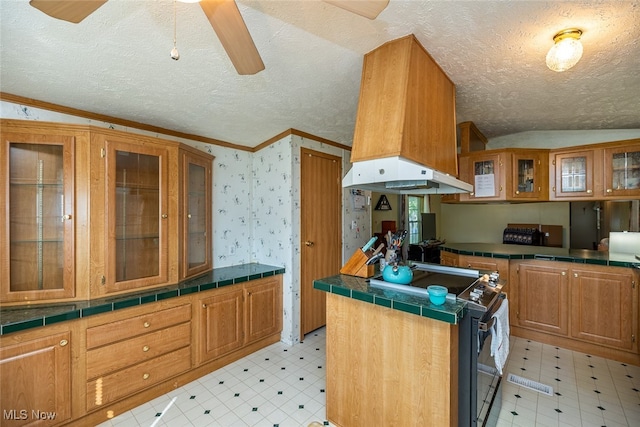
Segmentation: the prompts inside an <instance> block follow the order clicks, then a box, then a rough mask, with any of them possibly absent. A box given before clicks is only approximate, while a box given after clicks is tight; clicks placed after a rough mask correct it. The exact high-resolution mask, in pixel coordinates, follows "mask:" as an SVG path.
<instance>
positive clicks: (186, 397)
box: [101, 329, 640, 427]
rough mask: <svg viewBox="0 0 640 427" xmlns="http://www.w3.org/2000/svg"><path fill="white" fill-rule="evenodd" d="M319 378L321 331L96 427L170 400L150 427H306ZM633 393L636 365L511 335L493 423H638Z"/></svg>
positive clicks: (125, 425) (144, 422) (145, 414)
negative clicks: (518, 380)
mask: <svg viewBox="0 0 640 427" xmlns="http://www.w3.org/2000/svg"><path fill="white" fill-rule="evenodd" d="M558 368H559V369H558ZM507 373H514V374H515V375H518V376H521V377H524V378H527V379H531V380H533V381H539V382H541V383H543V384H547V385H549V386H551V387H553V391H554V395H553V396H547V395H544V394H542V393H539V392H537V391H532V390H529V389H527V388H524V387H521V386H519V385H517V384H512V383H509V382H507V381H506V375H507ZM325 375H326V366H325V331H324V329H320V330H318V331H317V332H315V333H313V334H310V335H308V336H307V337H306V339H305V340H304V341H303V342H302V343H300V344H297V345H295V346H288V345H286V344H284V343H276V344H273V345H271V346H269V347H267V348H265V349H262V350H260V351H258V352H256V353H254V354H251V355H249V356H247V357H245V358H243V359H241V360H238V361H236V362H234V363H232V364H230V365H228V366H226V367H223V368H220V369H218V370H216V371H215V372H212V373H210V374H208V375H206V376H204V377H202V378H200V379H198V380H196V381H193V382H191V383H189V384H187V385H185V386H183V387H181V388H179V389H177V390H172V391H171V392H169V393H167V394H166V395H164V396H161V397H159V398H157V399H154V400H153V401H151V402H148V403H146V404H144V405H141V406H140V407H137V408H135V409H133V410H131V411H128V412H126V413H124V414H121V415H119V416H118V417H115V418H113V419H112V420H109V421H108V422H106V423H103V424H101V427H135V426H151V425H152V423H153V422H154V421H156V420H157V419H158V418H159V417H157V414H159V413H162V411H163V410H164V408H165V406H166V405H167V403H168V402H169V401H171V399H172V398H174V397H177V399H176V401H175V402H174V405H173V406H172V407H171V408H170V409H169V410H168V411H167V412H166V413H165V414H163V415H162V417H160V420H159V421H158V422H157V424H156V427H162V426H181V427H182V426H187V427H188V426H195V427H200V426H207V427H209V426H212V427H217V426H220V427H247V426H251V427H274V426H278V427H307V426H308V425H309V424H310V423H311V422H312V421H317V422H319V423H320V424H324V423H325V422H326V423H327V425H329V424H328V421H327V420H326V419H325V418H324V417H325V416H326V411H325V405H326V394H325V393H324V392H323V390H324V389H325V386H326V382H325ZM301 378H302V379H301ZM594 378H595V379H594ZM558 380H559V381H558ZM634 389H635V390H634ZM595 390H597V391H598V392H599V393H596V391H595ZM636 390H640V367H638V366H633V365H626V364H622V363H619V362H616V361H611V360H606V359H603V358H600V357H595V356H591V355H586V354H583V353H579V352H572V351H570V350H566V349H563V348H560V347H555V346H549V345H545V344H542V343H538V342H535V341H529V340H524V339H522V338H518V337H512V339H511V351H510V356H509V360H508V363H507V366H506V367H505V380H504V381H503V384H502V396H503V401H502V409H501V411H500V414H499V416H498V424H497V425H498V427H514V426H515V427H543V426H545V427H556V426H558V427H559V426H562V427H565V426H568V427H591V426H593V427H600V426H603V425H606V426H607V427H617V426H627V427H629V426H640V391H636ZM236 394H237V395H238V396H236ZM516 395H517V396H519V397H516ZM192 396H194V397H193V398H192ZM600 408H603V409H600ZM514 414H517V415H514ZM334 427H335V426H334Z"/></svg>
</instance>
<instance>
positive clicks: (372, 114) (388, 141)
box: [351, 34, 458, 176]
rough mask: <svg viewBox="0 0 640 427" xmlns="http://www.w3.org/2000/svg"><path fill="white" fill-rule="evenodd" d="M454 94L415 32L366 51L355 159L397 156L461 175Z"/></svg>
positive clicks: (357, 121) (355, 137)
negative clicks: (459, 172)
mask: <svg viewBox="0 0 640 427" xmlns="http://www.w3.org/2000/svg"><path fill="white" fill-rule="evenodd" d="M455 95H456V89H455V85H454V84H453V82H452V81H451V80H450V79H449V77H447V75H446V74H445V73H444V71H442V69H441V68H440V66H439V65H438V64H437V63H436V62H435V61H434V60H433V58H431V56H430V55H429V53H428V52H427V51H426V50H425V49H424V47H422V45H421V44H420V42H418V40H417V39H416V37H415V36H414V35H413V34H410V35H408V36H405V37H402V38H399V39H396V40H392V41H390V42H387V43H385V44H383V45H382V46H380V47H378V48H376V49H375V50H373V51H371V52H369V53H367V54H366V55H365V57H364V65H363V69H362V83H361V86H360V99H359V101H358V112H357V116H356V125H355V133H354V137H353V147H352V151H351V162H352V163H356V162H360V161H364V160H372V159H380V158H386V157H394V156H399V157H401V158H404V159H407V160H410V161H413V162H416V163H419V164H421V165H424V166H427V167H429V168H432V169H435V170H437V171H439V172H443V173H445V174H449V175H452V176H457V175H458V158H457V147H456V115H455Z"/></svg>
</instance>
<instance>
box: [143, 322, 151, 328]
mask: <svg viewBox="0 0 640 427" xmlns="http://www.w3.org/2000/svg"><path fill="white" fill-rule="evenodd" d="M142 326H144V327H145V328H148V327H149V326H151V323H149V322H144V324H143V325H142Z"/></svg>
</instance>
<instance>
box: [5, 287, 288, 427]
mask: <svg viewBox="0 0 640 427" xmlns="http://www.w3.org/2000/svg"><path fill="white" fill-rule="evenodd" d="M203 304H204V305H206V306H207V307H208V308H206V307H203ZM281 331H282V276H281V275H276V276H272V277H267V278H263V279H257V280H250V281H248V282H244V283H241V284H237V285H231V286H228V287H223V288H218V289H212V290H210V291H206V292H200V293H194V294H189V295H185V296H181V297H176V298H170V299H166V300H162V301H158V302H154V303H149V304H143V305H138V306H135V307H129V308H126V309H121V310H116V311H113V312H108V313H103V314H99V315H96V316H89V317H86V318H81V319H76V320H71V321H68V322H64V323H59V324H55V325H50V326H45V327H40V328H36V329H31V330H28V331H24V332H15V333H11V334H6V335H3V336H0V383H1V387H0V411H1V412H2V419H1V420H0V426H1V427H4V426H7V427H11V426H25V425H34V426H35V425H38V426H40V425H42V426H55V425H70V426H82V427H84V426H87V425H98V424H100V423H102V422H104V421H106V420H108V419H110V418H113V417H115V416H117V415H119V414H121V413H123V412H125V411H128V410H131V409H132V408H134V407H137V406H139V405H141V404H143V403H145V402H148V401H150V400H152V399H154V398H156V397H158V396H162V395H164V394H166V393H168V392H170V391H171V390H174V389H176V388H177V387H181V386H183V385H185V384H187V383H190V382H192V381H194V380H196V379H198V378H200V377H202V376H203V375H206V374H208V373H210V372H212V371H214V370H216V369H218V368H220V367H222V366H225V365H226V364H229V363H231V362H233V361H235V360H238V359H240V358H242V357H244V356H246V355H248V354H251V353H253V352H255V351H257V350H259V349H261V348H263V347H266V346H268V345H270V344H272V343H274V342H277V341H279V340H280V332H281ZM38 414H39V415H38ZM54 415H55V417H54ZM36 416H38V417H50V419H48V420H43V419H36Z"/></svg>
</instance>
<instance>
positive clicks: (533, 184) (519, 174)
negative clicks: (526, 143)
mask: <svg viewBox="0 0 640 427" xmlns="http://www.w3.org/2000/svg"><path fill="white" fill-rule="evenodd" d="M548 164H549V151H548V150H513V152H512V156H511V179H510V180H508V181H507V182H508V184H509V185H510V188H509V193H508V195H507V197H508V198H509V197H510V198H511V199H512V200H531V201H539V200H547V199H548V198H549V176H548V174H547V165H548Z"/></svg>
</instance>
